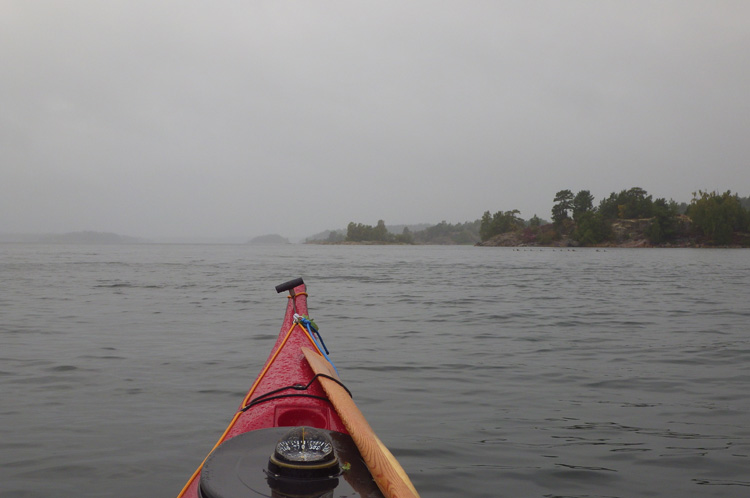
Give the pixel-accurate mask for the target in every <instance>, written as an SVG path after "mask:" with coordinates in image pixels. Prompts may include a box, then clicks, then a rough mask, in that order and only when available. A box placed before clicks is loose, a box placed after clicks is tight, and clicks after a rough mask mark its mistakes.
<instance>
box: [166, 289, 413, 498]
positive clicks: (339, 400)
mask: <svg viewBox="0 0 750 498" xmlns="http://www.w3.org/2000/svg"><path fill="white" fill-rule="evenodd" d="M276 290H277V292H285V291H289V296H288V297H289V300H288V303H287V308H286V313H285V315H284V322H283V324H282V326H281V332H280V333H279V337H278V339H277V340H276V343H275V345H274V346H273V348H272V349H271V353H270V354H269V356H268V359H267V360H266V363H265V365H264V366H263V369H262V370H261V372H260V374H259V375H258V377H257V378H256V379H255V382H253V384H252V386H251V387H250V390H249V391H248V393H247V395H246V396H245V397H244V399H243V400H242V403H240V406H239V408H238V409H237V412H236V413H235V414H234V417H233V418H232V420H231V422H230V423H229V425H228V426H227V429H226V430H225V431H224V433H223V434H222V435H221V437H220V438H219V440H218V442H217V443H216V445H215V446H214V447H213V449H212V450H211V451H210V453H209V455H208V456H207V457H206V459H205V460H204V461H203V463H201V465H200V466H199V467H198V469H197V470H196V471H195V473H194V474H193V475H192V476H191V478H190V479H189V480H188V482H187V484H186V485H185V487H184V488H183V489H182V491H181V492H180V494H179V495H178V498H236V497H241V496H256V494H257V495H258V496H274V497H287V496H298V497H308V496H309V497H311V498H312V497H318V496H326V497H330V498H334V497H336V496H352V497H356V496H362V497H364V496H368V497H376V496H385V497H386V498H409V497H416V498H418V497H419V495H418V494H417V492H416V490H415V489H414V486H413V485H412V483H411V481H409V478H408V476H407V475H406V473H405V472H404V471H403V469H402V468H401V467H400V465H399V464H398V462H397V461H396V460H395V458H394V457H393V455H391V453H390V452H389V451H388V450H387V449H386V448H385V446H384V445H383V444H382V443H381V442H380V440H379V439H378V438H377V436H376V435H375V433H374V432H373V431H372V428H371V427H370V426H369V424H368V423H367V421H366V420H365V419H364V417H363V416H362V413H361V412H360V411H359V409H358V408H357V407H356V405H354V402H353V401H352V400H351V394H350V393H349V392H348V389H346V387H345V386H344V385H343V384H342V383H341V381H340V380H339V378H338V373H337V372H336V369H335V366H334V365H333V363H332V362H331V360H330V358H329V357H328V351H327V349H326V347H325V344H324V343H323V340H322V338H321V337H320V334H319V333H318V331H317V327H316V326H315V324H314V322H312V321H311V320H310V319H309V318H308V317H307V313H308V312H307V292H306V287H305V284H304V282H303V281H302V279H301V278H298V279H295V280H291V281H289V282H286V283H284V284H281V285H279V286H277V287H276ZM373 476H374V477H373ZM378 488H379V490H380V491H379V490H378ZM249 491H253V492H254V493H256V494H248V492H249ZM381 492H382V495H381V494H380V493H381Z"/></svg>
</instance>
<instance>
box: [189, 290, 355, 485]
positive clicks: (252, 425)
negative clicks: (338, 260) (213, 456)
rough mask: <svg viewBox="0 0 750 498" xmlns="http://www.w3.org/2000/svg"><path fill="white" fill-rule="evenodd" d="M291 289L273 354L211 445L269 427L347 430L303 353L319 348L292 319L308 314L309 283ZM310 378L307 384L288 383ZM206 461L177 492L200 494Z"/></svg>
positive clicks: (217, 444)
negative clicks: (306, 349)
mask: <svg viewBox="0 0 750 498" xmlns="http://www.w3.org/2000/svg"><path fill="white" fill-rule="evenodd" d="M291 294H292V296H289V298H288V301H289V302H288V303H287V308H286V314H285V315H284V323H283V325H282V326H281V332H280V333H279V338H278V339H277V341H276V344H275V345H274V347H273V349H272V350H271V354H270V355H269V356H268V359H267V360H266V363H265V365H264V367H263V369H262V370H261V373H260V374H259V375H258V377H257V378H256V379H255V382H254V383H253V385H252V387H251V388H250V390H249V391H248V393H247V395H246V396H245V398H244V399H243V400H242V403H240V406H239V408H238V410H237V413H236V414H235V416H234V418H233V419H232V421H231V422H230V423H229V426H228V427H227V429H226V431H225V432H224V434H222V436H221V438H219V441H218V442H217V443H216V446H214V448H213V449H212V450H211V451H213V450H214V449H216V447H218V446H219V445H220V444H221V443H223V442H224V441H226V440H228V439H231V438H233V437H235V436H238V435H240V434H244V433H246V432H249V431H254V430H258V429H266V428H271V427H293V426H309V427H316V428H319V429H327V430H331V431H337V432H341V433H344V434H348V432H347V430H346V427H345V426H344V424H343V422H342V421H341V418H339V416H338V414H337V413H336V411H335V410H334V408H333V406H332V405H331V404H330V402H329V401H328V398H327V396H326V393H325V391H324V390H323V388H322V387H321V386H320V383H319V382H312V380H313V379H314V377H315V373H314V372H313V371H312V369H311V368H310V365H309V364H308V363H307V360H306V359H305V356H304V354H303V353H302V349H301V348H303V347H305V348H311V349H313V350H315V351H318V352H319V353H320V349H319V348H318V346H317V344H316V343H315V341H314V340H313V338H312V337H311V336H310V333H309V332H308V330H307V329H306V328H305V327H304V326H303V325H301V324H299V323H295V319H294V315H295V314H298V315H302V316H306V315H307V293H306V292H305V285H304V284H301V285H299V286H297V287H295V288H294V290H293V291H292V292H291ZM321 354H322V353H321ZM308 384H310V385H309V387H308V388H307V389H305V390H298V389H284V388H289V387H290V386H295V385H297V386H307V385H308ZM256 403H257V404H256ZM248 406H249V408H248ZM202 466H203V465H202V464H201V467H199V468H198V470H196V472H195V473H194V474H193V476H192V477H191V478H190V480H189V481H188V483H187V484H186V485H185V488H183V490H182V491H181V492H180V494H179V495H178V498H198V486H199V481H200V472H201V468H202Z"/></svg>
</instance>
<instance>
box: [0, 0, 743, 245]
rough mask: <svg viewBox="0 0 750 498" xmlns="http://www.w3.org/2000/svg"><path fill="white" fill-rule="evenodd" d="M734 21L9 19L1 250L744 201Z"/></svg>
mask: <svg viewBox="0 0 750 498" xmlns="http://www.w3.org/2000/svg"><path fill="white" fill-rule="evenodd" d="M749 18H750V4H749V3H746V2H733V1H722V2H710V3H708V2H700V1H692V0H687V1H665V2H660V3H658V4H653V3H649V2H607V3H602V2H598V3H594V2H585V1H578V0H571V1H568V2H555V1H552V0H539V1H532V2H515V1H508V2H494V3H466V2H458V1H449V2H443V3H441V4H440V5H439V6H437V5H435V4H434V3H432V2H426V1H415V2H409V3H403V2H393V1H384V2H377V3H371V4H360V3H350V2H340V1H333V2H329V3H326V4H317V3H279V2H269V1H250V2H237V1H233V0H220V1H218V2H212V3H211V4H200V3H199V4H187V3H185V2H176V1H174V0H167V1H165V2H159V3H153V2H143V1H140V0H137V1H129V2H124V1H113V2H94V1H90V0H71V1H68V2H62V3H61V2H54V1H45V0H42V1H39V2H22V1H10V2H6V3H5V4H4V11H3V16H1V17H0V60H2V61H3V65H4V68H5V71H4V74H3V77H2V78H0V106H2V109H3V112H2V114H1V115H0V172H1V173H2V181H1V182H0V233H69V232H81V231H101V232H113V233H117V234H124V235H129V236H134V237H144V238H157V237H171V238H180V237H182V238H189V237H206V238H224V237H233V236H235V234H240V235H239V236H240V237H247V238H252V237H254V236H259V235H264V234H269V233H278V234H280V235H283V236H285V237H290V238H295V239H299V238H304V237H307V236H310V235H311V234H315V233H319V232H322V231H324V230H331V229H338V227H346V226H347V224H348V223H349V222H350V221H355V222H362V223H365V224H374V223H375V222H376V221H377V220H378V219H383V220H385V221H386V222H387V223H388V224H389V225H391V224H413V223H423V222H426V223H439V222H440V221H441V220H445V221H447V222H449V223H463V222H465V221H472V220H476V219H478V218H479V217H481V215H482V213H483V212H485V211H488V210H489V211H492V212H495V211H498V210H511V209H518V210H519V211H520V212H521V216H522V217H523V218H525V219H528V218H531V217H532V216H533V215H535V214H536V215H538V216H540V217H542V218H548V217H549V210H550V208H551V205H552V199H553V197H554V195H555V192H557V191H559V190H562V189H570V190H573V191H579V190H583V189H586V190H590V191H591V193H592V194H593V195H594V196H595V197H596V198H597V199H601V198H603V197H605V196H607V195H609V194H610V193H611V192H616V191H620V190H622V189H628V188H631V187H635V186H638V187H641V188H644V189H645V190H646V191H648V192H649V193H650V194H652V195H653V196H654V197H664V198H666V199H674V200H675V201H677V202H689V201H690V199H689V198H688V197H689V196H690V193H691V192H695V191H697V190H708V191H717V192H724V191H727V190H731V191H733V192H737V193H739V194H740V195H743V196H745V195H748V194H750V168H748V164H747V163H748V158H749V157H750V141H748V140H747V136H748V135H749V133H748V132H750V112H748V108H749V107H750V97H749V96H748V92H747V88H748V87H749V86H750V60H748V57H747V56H746V54H747V53H748V51H749V49H750V36H748V34H749V29H748V27H747V19H749Z"/></svg>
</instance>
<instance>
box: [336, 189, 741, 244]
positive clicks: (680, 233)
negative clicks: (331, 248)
mask: <svg viewBox="0 0 750 498" xmlns="http://www.w3.org/2000/svg"><path fill="white" fill-rule="evenodd" d="M520 214H521V212H520V211H519V210H517V209H513V210H509V211H497V212H496V213H494V214H493V213H490V211H486V212H485V213H484V214H483V215H482V217H481V218H480V219H478V220H476V221H467V222H465V223H456V224H451V223H447V222H446V221H442V222H440V223H438V224H437V225H434V226H430V227H428V228H425V229H423V230H415V231H411V230H409V228H408V227H404V229H403V231H402V232H401V233H392V232H389V231H388V229H387V228H386V225H385V222H384V221H383V220H378V222H377V224H376V225H375V226H371V225H365V224H362V223H355V222H351V223H349V225H348V226H347V230H346V234H345V235H344V234H340V233H337V232H331V234H330V235H329V238H328V242H343V241H348V242H373V243H384V244H474V243H477V242H479V241H482V242H484V241H488V240H490V239H492V238H493V237H496V236H498V235H500V234H507V233H514V235H516V236H518V237H519V238H520V241H521V242H522V243H526V244H536V245H552V244H554V243H555V242H558V241H560V240H561V239H563V238H570V239H572V240H574V241H575V242H576V243H577V244H579V245H583V246H587V245H598V244H606V243H609V242H612V243H616V242H617V237H618V236H620V234H618V233H616V230H615V227H616V226H617V224H618V222H623V221H624V220H630V221H633V220H636V221H637V222H638V226H639V227H641V228H642V230H643V234H644V235H645V236H646V238H647V239H648V241H649V242H650V243H651V244H653V245H666V244H673V243H675V242H676V241H678V240H681V239H691V240H695V241H697V242H699V243H701V244H706V245H743V246H750V197H739V196H738V195H737V194H733V193H732V192H731V191H726V192H724V193H717V192H704V191H702V190H699V191H698V192H694V193H693V197H692V200H691V201H690V203H684V202H683V203H677V202H675V201H674V200H666V199H665V198H657V199H654V198H653V196H652V195H650V194H649V193H648V192H646V190H644V189H642V188H640V187H633V188H630V189H627V190H621V191H620V192H612V193H611V194H610V195H609V196H608V197H605V198H603V199H601V200H600V201H599V203H598V204H595V198H594V196H593V195H592V194H591V192H590V191H589V190H580V191H578V192H577V193H573V191H572V190H568V189H566V190H560V191H559V192H557V193H556V194H555V197H554V199H553V205H552V209H551V211H550V215H551V222H550V221H547V220H544V219H542V218H540V217H539V216H537V215H536V214H535V215H534V216H532V217H531V218H530V219H528V220H525V219H523V218H521V216H520Z"/></svg>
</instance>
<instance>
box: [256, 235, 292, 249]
mask: <svg viewBox="0 0 750 498" xmlns="http://www.w3.org/2000/svg"><path fill="white" fill-rule="evenodd" d="M247 243H248V244H252V245H264V246H273V245H280V244H289V243H290V242H289V239H286V238H284V237H282V236H281V235H277V234H275V233H274V234H270V235H261V236H259V237H253V238H252V239H250V240H249V241H248V242H247Z"/></svg>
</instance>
